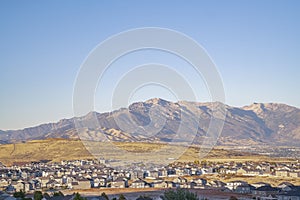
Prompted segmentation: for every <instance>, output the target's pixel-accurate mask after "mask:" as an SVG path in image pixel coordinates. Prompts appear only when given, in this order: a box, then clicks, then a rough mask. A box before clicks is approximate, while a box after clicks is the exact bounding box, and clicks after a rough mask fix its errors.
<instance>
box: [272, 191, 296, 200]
mask: <svg viewBox="0 0 300 200" xmlns="http://www.w3.org/2000/svg"><path fill="white" fill-rule="evenodd" d="M277 197H278V200H300V190H294V191H288V192H282V193H279V194H278V195H277Z"/></svg>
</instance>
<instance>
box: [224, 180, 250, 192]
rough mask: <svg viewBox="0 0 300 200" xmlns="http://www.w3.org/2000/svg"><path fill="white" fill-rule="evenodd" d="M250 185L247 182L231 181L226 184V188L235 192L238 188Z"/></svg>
mask: <svg viewBox="0 0 300 200" xmlns="http://www.w3.org/2000/svg"><path fill="white" fill-rule="evenodd" d="M247 184H248V183H247V182H245V181H230V182H228V183H226V187H227V188H228V189H230V190H235V189H236V188H237V186H241V185H247Z"/></svg>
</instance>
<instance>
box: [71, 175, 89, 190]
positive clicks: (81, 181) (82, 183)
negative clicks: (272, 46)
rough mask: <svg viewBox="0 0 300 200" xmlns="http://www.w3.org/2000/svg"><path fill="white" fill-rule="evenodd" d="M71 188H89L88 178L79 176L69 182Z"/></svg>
mask: <svg viewBox="0 0 300 200" xmlns="http://www.w3.org/2000/svg"><path fill="white" fill-rule="evenodd" d="M71 187H72V189H75V190H76V189H89V188H91V182H90V180H88V179H86V178H83V177H80V178H77V179H76V180H75V181H73V182H72V183H71Z"/></svg>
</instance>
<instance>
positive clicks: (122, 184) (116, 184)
mask: <svg viewBox="0 0 300 200" xmlns="http://www.w3.org/2000/svg"><path fill="white" fill-rule="evenodd" d="M110 187H111V188H126V187H128V181H127V179H125V178H122V177H118V178H117V179H116V180H114V181H112V182H111V183H110Z"/></svg>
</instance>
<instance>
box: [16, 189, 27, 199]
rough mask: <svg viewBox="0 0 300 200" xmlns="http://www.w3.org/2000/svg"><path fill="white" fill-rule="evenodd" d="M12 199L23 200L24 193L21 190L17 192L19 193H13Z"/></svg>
mask: <svg viewBox="0 0 300 200" xmlns="http://www.w3.org/2000/svg"><path fill="white" fill-rule="evenodd" d="M14 197H15V198H20V199H24V198H25V192H23V190H21V191H19V192H15V193H14Z"/></svg>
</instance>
